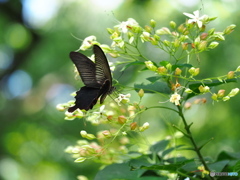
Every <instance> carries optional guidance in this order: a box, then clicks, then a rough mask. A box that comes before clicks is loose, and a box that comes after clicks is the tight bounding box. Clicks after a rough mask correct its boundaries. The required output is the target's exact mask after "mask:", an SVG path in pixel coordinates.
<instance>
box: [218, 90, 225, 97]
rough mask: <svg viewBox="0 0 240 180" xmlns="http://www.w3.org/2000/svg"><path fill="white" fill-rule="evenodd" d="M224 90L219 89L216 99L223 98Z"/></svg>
mask: <svg viewBox="0 0 240 180" xmlns="http://www.w3.org/2000/svg"><path fill="white" fill-rule="evenodd" d="M224 93H225V90H224V89H220V90H219V91H218V93H217V97H219V98H221V97H223V96H224Z"/></svg>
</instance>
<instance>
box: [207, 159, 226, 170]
mask: <svg viewBox="0 0 240 180" xmlns="http://www.w3.org/2000/svg"><path fill="white" fill-rule="evenodd" d="M228 163H229V160H224V161H218V162H216V163H213V164H209V165H208V167H209V168H210V169H211V171H214V172H222V170H223V168H224V167H225V166H226V165H227V164H228Z"/></svg>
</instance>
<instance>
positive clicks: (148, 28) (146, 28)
mask: <svg viewBox="0 0 240 180" xmlns="http://www.w3.org/2000/svg"><path fill="white" fill-rule="evenodd" d="M144 29H145V30H146V31H147V32H151V31H152V27H150V26H147V25H146V26H145V28H144Z"/></svg>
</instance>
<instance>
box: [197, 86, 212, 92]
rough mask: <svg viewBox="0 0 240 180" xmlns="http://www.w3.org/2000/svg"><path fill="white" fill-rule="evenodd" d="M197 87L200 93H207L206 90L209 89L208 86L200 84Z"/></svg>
mask: <svg viewBox="0 0 240 180" xmlns="http://www.w3.org/2000/svg"><path fill="white" fill-rule="evenodd" d="M198 89H199V91H200V92H201V93H207V92H209V91H210V88H209V87H208V86H202V85H201V86H199V87H198Z"/></svg>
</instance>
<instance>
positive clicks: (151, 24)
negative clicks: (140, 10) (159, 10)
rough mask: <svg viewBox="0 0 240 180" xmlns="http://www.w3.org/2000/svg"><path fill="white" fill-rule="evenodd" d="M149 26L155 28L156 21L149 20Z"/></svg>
mask: <svg viewBox="0 0 240 180" xmlns="http://www.w3.org/2000/svg"><path fill="white" fill-rule="evenodd" d="M150 26H152V27H153V28H155V26H156V21H155V20H153V19H151V20H150Z"/></svg>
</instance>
